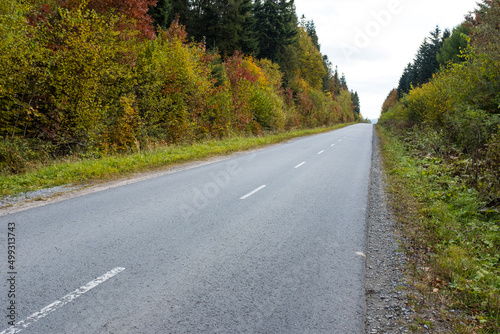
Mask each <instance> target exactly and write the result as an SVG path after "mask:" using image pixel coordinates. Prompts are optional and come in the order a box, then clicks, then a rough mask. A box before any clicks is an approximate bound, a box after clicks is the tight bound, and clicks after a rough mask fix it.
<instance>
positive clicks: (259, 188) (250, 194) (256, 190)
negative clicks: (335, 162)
mask: <svg viewBox="0 0 500 334" xmlns="http://www.w3.org/2000/svg"><path fill="white" fill-rule="evenodd" d="M265 187H267V186H266V185H265V184H264V185H262V186H260V187H258V188H257V189H255V190H253V191H251V192H249V193H248V194H246V195H245V196H241V197H240V199H247V198H248V197H250V196H252V195H253V194H255V193H256V192H258V191H261V190H262V189H264V188H265ZM0 334H1V333H0Z"/></svg>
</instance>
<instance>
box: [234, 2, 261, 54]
mask: <svg viewBox="0 0 500 334" xmlns="http://www.w3.org/2000/svg"><path fill="white" fill-rule="evenodd" d="M239 15H240V17H241V18H242V21H243V23H242V25H241V32H240V34H239V41H238V46H239V49H240V50H241V51H242V52H243V53H245V54H254V55H258V54H259V40H258V37H257V33H256V31H257V20H256V19H255V15H254V4H253V1H252V0H241V3H240V6H239Z"/></svg>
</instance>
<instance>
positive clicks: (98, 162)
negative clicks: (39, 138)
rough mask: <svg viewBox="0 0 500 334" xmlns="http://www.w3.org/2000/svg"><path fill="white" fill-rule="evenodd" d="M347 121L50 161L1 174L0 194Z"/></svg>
mask: <svg viewBox="0 0 500 334" xmlns="http://www.w3.org/2000/svg"><path fill="white" fill-rule="evenodd" d="M347 125H350V124H339V125H335V126H332V127H327V128H317V129H309V130H296V131H291V132H286V133H279V134H271V135H265V136H260V137H244V138H243V137H237V138H230V139H225V140H219V141H215V140H214V141H207V142H202V143H196V144H192V145H173V146H167V147H163V148H157V149H154V150H150V151H145V152H140V153H134V154H129V155H119V156H107V157H103V158H100V159H79V160H76V161H66V162H61V161H59V162H52V163H50V164H46V165H45V166H40V167H38V168H35V169H33V170H30V171H28V172H26V173H24V174H20V175H0V189H1V193H0V197H5V196H9V195H16V194H19V193H23V192H29V191H34V190H38V189H43V188H51V187H55V186H61V185H67V184H85V183H88V182H96V181H98V182H100V181H109V180H112V179H116V178H120V177H125V176H127V175H130V174H133V173H138V172H144V171H153V170H159V169H162V168H163V169H164V168H166V167H169V166H173V165H175V164H179V163H184V162H188V161H194V160H199V159H206V158H209V157H213V156H219V155H227V154H231V153H234V152H238V151H245V150H250V149H255V148H259V147H263V146H266V145H271V144H276V143H280V142H283V141H286V140H289V139H291V138H296V137H302V136H308V135H313V134H318V133H322V132H327V131H332V130H335V129H339V128H341V127H345V126H347Z"/></svg>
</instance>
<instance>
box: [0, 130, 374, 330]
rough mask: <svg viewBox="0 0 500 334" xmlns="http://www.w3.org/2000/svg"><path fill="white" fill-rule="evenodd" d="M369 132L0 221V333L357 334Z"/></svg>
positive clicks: (302, 142)
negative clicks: (15, 324) (9, 323)
mask: <svg viewBox="0 0 500 334" xmlns="http://www.w3.org/2000/svg"><path fill="white" fill-rule="evenodd" d="M372 131H373V130H372V126H371V125H368V124H358V125H354V126H350V127H347V128H344V129H341V130H337V131H333V132H330V133H326V134H321V135H316V136H312V137H307V138H302V139H296V140H293V141H291V142H288V143H285V144H281V145H276V146H272V147H270V148H267V149H264V150H259V151H257V152H254V153H248V154H243V155H239V156H236V157H233V158H231V159H228V160H223V161H219V162H217V163H212V164H209V165H205V166H201V167H198V168H193V169H189V170H185V171H181V172H177V173H173V174H169V175H165V176H162V177H158V178H154V179H150V180H146V181H143V182H138V183H134V184H130V185H127V186H123V187H119V188H114V189H110V190H107V191H101V192H97V193H93V194H89V195H85V196H82V197H78V198H73V199H70V200H66V201H62V202H58V203H54V204H50V205H46V206H41V207H37V208H34V209H30V210H26V211H23V212H19V213H16V214H11V215H7V216H3V217H0V268H1V272H2V277H1V278H2V285H1V291H0V309H1V310H2V311H1V312H2V317H1V318H0V331H3V332H0V333H1V334H4V333H17V332H22V333H50V334H54V333H363V332H364V309H365V295H364V264H365V258H364V256H363V253H364V252H365V242H366V211H367V201H368V188H369V179H370V166H371V153H372V145H371V143H372V135H373V133H372ZM9 228H10V229H11V230H10V231H9ZM8 233H11V235H10V237H11V238H10V239H8V238H9V234H8ZM9 245H10V246H14V247H11V248H10V249H11V250H13V251H15V254H13V253H12V252H11V255H14V256H15V258H11V261H12V260H13V262H11V263H10V264H9V261H8V260H9V259H8V255H9V253H8V250H9V248H8V246H9ZM10 265H13V267H11V268H9V266H10ZM10 273H13V274H10ZM9 291H10V292H9ZM13 294H14V295H15V296H12V295H13ZM13 303H14V304H13ZM12 305H15V307H14V309H15V312H14V314H15V317H14V316H11V318H9V317H8V316H9V314H11V311H12V309H13V307H12ZM9 308H10V310H9ZM3 314H5V316H3ZM12 318H15V320H14V321H15V323H17V326H16V327H14V328H11V327H9V325H8V322H9V321H11V319H12Z"/></svg>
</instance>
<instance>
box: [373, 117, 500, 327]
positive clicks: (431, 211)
mask: <svg viewBox="0 0 500 334" xmlns="http://www.w3.org/2000/svg"><path fill="white" fill-rule="evenodd" d="M377 133H378V135H379V138H380V142H381V148H382V149H381V152H382V155H383V158H384V169H385V171H386V175H387V186H388V190H389V193H390V194H391V197H392V200H391V207H392V210H393V212H394V214H395V215H396V217H397V219H398V222H399V224H400V226H401V228H402V233H403V235H404V236H405V241H404V242H405V249H406V251H407V253H408V257H409V259H410V272H411V273H412V276H413V285H414V287H415V288H416V289H418V291H419V292H420V293H421V295H422V296H424V299H426V301H424V303H423V304H422V303H420V302H419V305H418V307H422V305H424V306H423V307H425V305H427V306H429V305H431V304H432V305H434V307H435V305H439V307H440V309H439V313H440V315H439V316H440V317H441V318H442V319H447V320H450V321H451V324H450V325H449V326H451V327H452V328H453V329H452V330H453V332H454V333H500V268H499V263H500V214H499V212H498V210H497V209H494V208H488V207H487V203H485V202H483V201H482V200H481V199H480V196H479V194H478V193H477V191H475V190H474V189H471V188H469V187H467V186H466V183H465V182H464V181H463V179H462V178H461V176H460V175H457V174H456V172H455V171H456V169H455V168H454V167H453V164H452V163H450V162H448V161H445V160H442V159H439V158H437V157H433V156H431V155H429V154H425V155H423V154H422V152H420V151H419V150H416V149H415V145H413V146H412V145H411V143H410V144H409V143H408V142H407V141H405V140H404V138H397V137H395V136H393V135H392V134H391V133H389V132H388V131H387V130H385V129H384V128H382V127H380V126H377ZM412 330H413V331H414V332H419V331H420V330H423V328H420V326H416V328H412Z"/></svg>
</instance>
